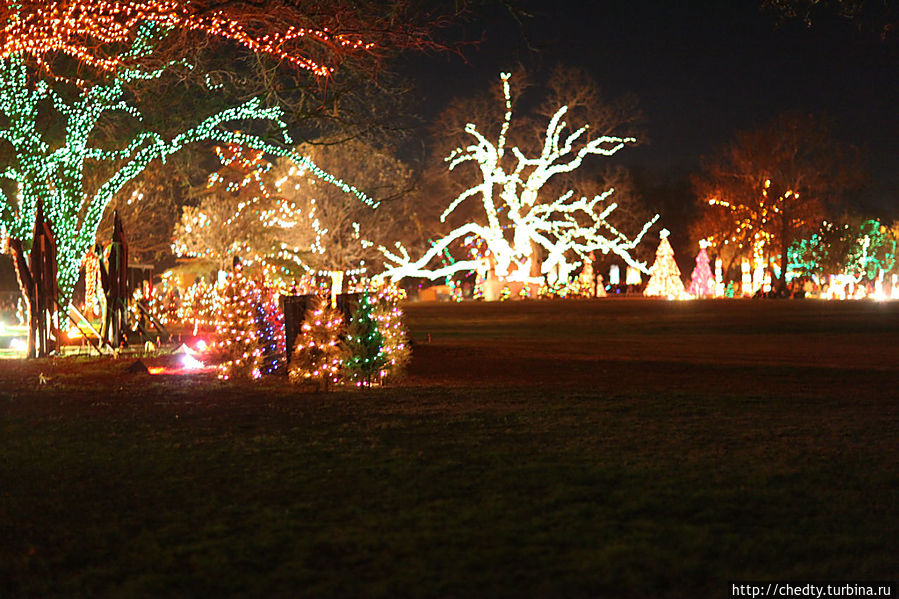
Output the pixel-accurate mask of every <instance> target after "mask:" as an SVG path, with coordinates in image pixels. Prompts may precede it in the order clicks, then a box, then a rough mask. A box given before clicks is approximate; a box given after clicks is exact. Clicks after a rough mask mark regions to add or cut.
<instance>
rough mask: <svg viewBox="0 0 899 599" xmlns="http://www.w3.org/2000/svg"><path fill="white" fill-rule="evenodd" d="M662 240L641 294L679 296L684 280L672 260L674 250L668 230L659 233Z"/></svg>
mask: <svg viewBox="0 0 899 599" xmlns="http://www.w3.org/2000/svg"><path fill="white" fill-rule="evenodd" d="M659 236H660V237H661V238H662V240H661V241H660V242H659V247H658V249H657V250H656V261H655V262H654V263H653V265H652V268H651V269H650V273H652V275H651V276H650V277H649V282H648V283H647V284H646V288H645V289H644V290H643V295H646V296H649V297H669V298H679V297H681V296H682V295H683V294H684V282H683V281H682V280H681V277H680V268H678V267H677V262H675V260H674V250H673V249H672V248H671V243H669V242H668V231H667V230H665V229H662V231H661V232H660V233H659Z"/></svg>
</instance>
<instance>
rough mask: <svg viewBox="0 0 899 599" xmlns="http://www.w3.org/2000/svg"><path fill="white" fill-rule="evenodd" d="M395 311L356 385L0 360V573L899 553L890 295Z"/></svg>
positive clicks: (394, 568)
mask: <svg viewBox="0 0 899 599" xmlns="http://www.w3.org/2000/svg"><path fill="white" fill-rule="evenodd" d="M406 311H407V314H408V324H409V327H410V329H411V331H412V335H413V337H414V340H415V350H414V351H415V353H414V359H413V362H412V364H411V368H410V372H409V376H408V378H407V379H406V380H405V381H404V382H403V383H402V384H401V385H397V386H394V387H390V388H382V389H376V390H372V391H368V392H357V391H337V392H332V393H328V394H316V393H310V392H303V391H300V390H296V389H292V388H291V387H289V386H288V385H287V384H286V381H283V380H266V381H265V382H263V383H262V384H259V385H255V386H250V385H239V384H221V383H219V382H218V381H216V380H215V379H214V378H213V377H211V376H209V375H194V376H189V377H183V376H177V377H176V376H153V377H151V376H148V375H135V374H131V375H129V374H125V373H124V369H125V367H127V366H128V364H130V363H131V361H132V360H125V359H120V360H118V361H114V360H108V359H107V360H98V359H94V360H85V359H83V358H82V359H79V358H66V359H58V360H55V361H30V362H21V361H15V360H2V361H0V389H2V391H0V438H2V441H0V443H2V445H0V595H2V596H11V597H16V596H35V597H46V596H79V595H80V596H119V597H133V596H164V597H170V596H175V597H217V596H252V597H257V596H258V597H726V596H728V594H729V592H730V590H731V587H730V585H729V584H728V582H729V581H734V580H758V581H771V580H797V581H798V580H831V581H839V580H897V579H899V452H897V450H899V442H897V431H899V304H897V303H887V304H875V303H868V302H845V303H836V302H830V303H826V302H815V301H783V302H777V301H758V302H756V301H718V302H671V303H669V302H664V301H645V300H603V301H559V302H514V303H505V304H477V303H469V304H462V305H459V304H411V305H409V306H407V308H406ZM41 373H43V374H44V375H45V376H46V377H49V381H48V382H47V383H46V384H39V374H41Z"/></svg>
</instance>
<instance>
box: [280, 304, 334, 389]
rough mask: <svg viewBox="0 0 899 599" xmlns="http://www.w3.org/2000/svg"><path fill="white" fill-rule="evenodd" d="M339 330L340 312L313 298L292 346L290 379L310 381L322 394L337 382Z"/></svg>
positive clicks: (293, 380)
mask: <svg viewBox="0 0 899 599" xmlns="http://www.w3.org/2000/svg"><path fill="white" fill-rule="evenodd" d="M342 331H343V314H342V313H341V312H340V310H337V309H334V308H332V307H331V305H330V302H328V300H327V299H326V298H323V297H321V296H319V297H318V298H316V299H315V300H314V301H313V304H312V306H311V307H310V308H309V310H307V311H306V318H305V320H304V321H303V325H302V327H301V329H300V334H299V335H298V336H297V340H296V343H295V344H294V348H293V356H292V357H291V360H290V369H289V371H288V372H289V375H290V380H291V381H292V382H302V381H305V380H310V381H313V382H314V383H316V385H317V386H318V387H319V388H320V389H321V388H324V390H325V391H327V390H328V385H329V383H334V382H337V380H338V378H339V376H340V366H341V348H340V334H341V332H342Z"/></svg>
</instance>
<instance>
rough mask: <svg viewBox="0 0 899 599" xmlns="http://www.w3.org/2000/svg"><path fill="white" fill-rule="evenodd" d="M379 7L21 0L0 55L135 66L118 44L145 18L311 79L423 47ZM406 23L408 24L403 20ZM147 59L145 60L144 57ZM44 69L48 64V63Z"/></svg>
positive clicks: (7, 18)
mask: <svg viewBox="0 0 899 599" xmlns="http://www.w3.org/2000/svg"><path fill="white" fill-rule="evenodd" d="M389 8H390V9H392V10H391V11H388V12H386V13H385V12H384V11H383V10H380V9H378V8H377V7H376V6H368V5H367V4H365V3H354V4H353V5H352V6H351V5H349V4H347V3H343V2H336V1H335V2H330V3H328V4H326V5H324V6H321V5H317V4H311V3H298V2H289V1H277V0H276V1H274V2H265V3H255V2H228V1H223V0H193V1H190V0H132V1H129V2H116V1H112V0H60V1H56V2H45V1H41V0H23V1H20V2H15V3H13V2H8V3H5V4H4V7H3V8H2V9H0V20H2V22H3V23H4V26H3V29H2V30H0V58H9V57H11V56H21V57H28V58H29V59H32V60H36V61H38V62H45V61H46V59H47V58H48V57H52V56H54V55H59V54H62V55H66V56H68V57H70V58H73V59H75V60H76V61H77V62H78V63H81V64H86V65H89V66H91V67H93V68H96V69H99V70H102V71H108V72H113V71H116V70H118V69H119V68H122V67H125V66H133V59H134V58H135V57H134V56H129V55H123V54H121V53H119V52H117V51H116V48H118V47H121V46H126V47H127V46H128V45H130V44H131V43H132V42H133V41H134V39H135V32H136V31H137V30H138V29H139V28H140V27H141V26H143V24H145V23H153V24H155V25H157V26H158V27H160V28H163V29H166V30H175V31H177V32H178V36H176V37H175V38H174V39H175V42H176V48H175V49H176V50H177V51H179V55H181V54H183V50H184V46H186V45H191V44H195V43H196V38H195V37H194V38H193V39H191V35H192V34H199V35H200V36H203V37H206V38H212V39H216V38H218V39H222V40H226V41H228V42H230V43H232V44H236V45H238V46H240V47H243V48H245V49H247V50H249V51H250V52H252V53H255V54H261V55H269V56H272V57H273V58H274V59H276V60H278V61H282V62H285V63H290V64H292V65H294V66H295V67H297V68H300V69H302V70H306V71H309V72H310V73H312V74H314V75H316V76H328V75H330V74H331V73H332V72H333V71H334V69H335V67H337V66H338V65H339V64H340V63H342V62H343V61H345V60H347V59H349V58H351V57H353V56H354V55H356V54H359V53H365V54H373V55H376V54H377V53H378V51H379V49H380V48H382V47H392V46H404V47H414V46H426V45H428V43H429V37H428V29H427V28H426V27H416V26H413V25H411V24H408V23H407V24H405V25H402V26H401V25H400V23H401V21H402V20H401V19H397V18H396V15H397V12H396V11H401V10H402V9H403V8H404V5H403V4H402V3H399V2H391V3H389ZM404 23H405V22H404ZM144 58H146V57H144ZM48 66H49V65H48Z"/></svg>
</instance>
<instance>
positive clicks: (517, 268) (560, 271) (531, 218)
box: [379, 73, 655, 280]
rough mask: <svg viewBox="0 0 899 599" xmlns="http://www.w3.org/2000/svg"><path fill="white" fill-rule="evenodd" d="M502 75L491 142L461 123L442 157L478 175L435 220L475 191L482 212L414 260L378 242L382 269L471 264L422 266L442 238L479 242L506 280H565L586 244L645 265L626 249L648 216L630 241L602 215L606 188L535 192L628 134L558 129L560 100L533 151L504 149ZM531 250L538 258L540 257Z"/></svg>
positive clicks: (441, 270) (396, 274)
mask: <svg viewBox="0 0 899 599" xmlns="http://www.w3.org/2000/svg"><path fill="white" fill-rule="evenodd" d="M509 77H510V75H509V74H508V73H503V74H502V76H501V78H502V84H503V96H504V99H505V106H506V112H505V115H504V118H503V122H502V127H501V129H500V132H499V137H498V139H497V141H496V142H495V143H494V142H492V141H490V140H488V139H487V137H485V136H484V135H483V134H482V133H481V132H480V131H478V128H477V126H476V125H474V124H472V123H469V124H467V125H466V126H465V131H466V133H468V134H469V135H470V136H471V137H473V138H474V142H473V143H472V144H471V145H469V146H466V147H464V148H457V149H456V150H454V151H453V152H452V153H451V154H450V155H449V156H448V157H447V158H446V161H447V162H448V163H449V169H450V170H451V171H452V170H454V169H455V168H457V167H459V166H460V165H462V164H465V163H468V162H473V163H474V164H475V165H476V166H477V167H478V170H479V172H480V177H481V182H480V183H478V184H476V185H474V186H473V187H470V188H469V189H466V190H465V191H463V192H462V193H460V194H459V195H458V196H457V197H456V198H455V199H454V200H453V201H452V202H451V203H450V205H449V206H448V207H447V208H446V210H444V211H443V213H442V214H441V221H446V219H447V218H448V217H449V216H450V215H451V214H452V213H453V212H454V211H455V210H456V209H457V208H458V207H459V206H460V205H461V204H462V203H463V202H465V201H466V200H468V199H471V198H480V200H481V205H482V207H483V210H484V215H483V218H482V219H481V221H480V222H468V223H466V224H463V225H461V226H459V227H457V228H456V229H454V230H453V231H452V232H450V233H449V234H447V235H445V236H444V237H443V238H441V239H439V240H437V241H436V242H434V243H433V244H432V246H431V247H430V249H429V250H428V251H427V252H425V254H424V255H423V256H421V257H420V258H418V259H413V258H412V257H411V255H410V253H409V251H408V249H406V248H405V247H404V246H403V245H401V244H398V245H395V246H394V247H393V248H388V247H386V246H383V245H381V246H379V249H380V251H381V252H382V253H383V254H384V256H385V258H386V261H387V263H388V268H387V269H386V271H385V274H386V275H387V276H390V277H391V278H393V279H394V280H397V279H400V278H403V277H408V276H415V277H427V278H431V279H436V278H439V277H445V276H447V275H450V274H452V273H454V272H460V271H466V270H476V269H477V267H478V259H477V258H473V259H466V260H457V261H455V262H453V263H452V264H449V265H446V266H443V267H432V266H430V265H431V264H432V263H433V262H435V261H438V260H440V258H441V256H442V255H443V252H444V251H445V250H446V249H447V248H449V247H450V245H452V244H454V243H456V242H459V241H461V240H463V239H464V238H466V237H474V238H477V239H479V240H480V241H482V242H483V244H484V245H485V246H486V248H487V250H488V251H489V252H490V254H491V256H492V259H493V260H494V261H495V263H496V273H497V275H499V276H500V277H502V278H506V279H509V280H531V279H532V274H531V271H532V269H534V270H537V271H539V272H540V273H541V274H542V275H544V276H549V277H551V278H552V279H558V280H566V279H567V277H568V276H569V275H570V273H571V272H572V271H573V270H574V269H575V268H576V267H577V266H578V265H579V264H580V262H579V261H578V259H583V258H584V257H585V256H587V255H588V254H589V253H590V252H591V251H594V250H599V251H602V252H603V253H608V252H612V253H614V254H616V255H618V256H620V257H621V258H622V259H624V260H625V262H627V263H628V264H630V265H632V266H634V267H635V268H639V269H640V270H643V271H644V272H645V271H646V270H647V269H646V264H645V263H643V262H638V261H636V260H635V259H633V258H632V257H631V255H630V253H629V252H630V251H631V250H633V249H634V248H635V247H636V246H637V244H638V243H639V242H640V240H641V239H642V237H643V235H644V234H645V233H646V231H647V230H648V229H649V227H650V226H651V225H652V223H653V222H654V221H655V218H654V219H652V220H651V221H650V222H648V223H646V224H645V225H644V226H643V228H642V229H641V231H640V233H639V234H638V235H637V236H636V237H635V238H634V239H633V240H631V239H628V238H627V237H626V236H625V235H624V234H622V233H621V232H620V231H618V230H617V229H616V228H615V227H614V226H613V225H612V224H610V223H609V222H608V220H607V219H608V217H609V215H610V214H611V213H612V212H613V211H614V210H615V208H616V207H617V205H616V204H614V203H608V202H607V200H608V198H609V197H610V196H611V194H612V193H613V191H614V190H613V189H609V190H606V191H605V192H603V193H601V194H598V195H595V196H593V197H586V196H581V197H577V196H575V194H574V191H573V190H568V191H565V192H563V193H561V194H560V195H553V196H551V197H550V198H548V199H547V198H544V197H543V195H542V193H541V192H542V191H543V190H544V187H545V186H546V184H547V183H548V182H549V181H550V180H551V179H552V178H553V177H556V176H559V175H563V174H566V173H570V172H572V171H574V170H575V169H577V168H578V167H579V166H580V165H581V164H582V163H583V161H584V159H585V158H586V157H587V156H590V155H602V156H610V155H612V154H614V153H615V152H617V151H618V150H620V149H621V148H623V147H624V146H625V145H626V144H628V143H632V142H634V141H635V140H634V139H633V138H623V137H614V136H607V135H602V136H599V137H594V138H590V137H589V136H588V135H587V133H588V127H587V126H584V127H581V128H579V129H577V130H575V131H573V132H571V133H568V134H565V130H566V127H567V123H566V122H565V121H564V120H563V119H564V117H565V114H566V112H567V110H568V108H567V107H566V106H563V107H561V108H559V109H558V110H557V111H556V112H555V114H554V115H553V117H552V118H551V119H550V121H549V124H548V125H547V127H546V130H545V137H544V143H543V146H542V149H541V151H540V153H539V155H538V156H537V157H535V158H527V157H526V156H525V154H524V153H523V151H522V150H521V149H520V148H519V147H518V146H513V147H512V148H511V149H508V148H507V147H506V145H507V144H506V142H507V137H506V134H507V132H508V130H509V127H510V125H511V118H512V100H511V96H510V91H509ZM507 150H508V152H509V153H508V154H507ZM510 156H511V158H510ZM538 252H539V253H542V254H545V255H546V258H545V259H542V258H541V257H540V256H538Z"/></svg>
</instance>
